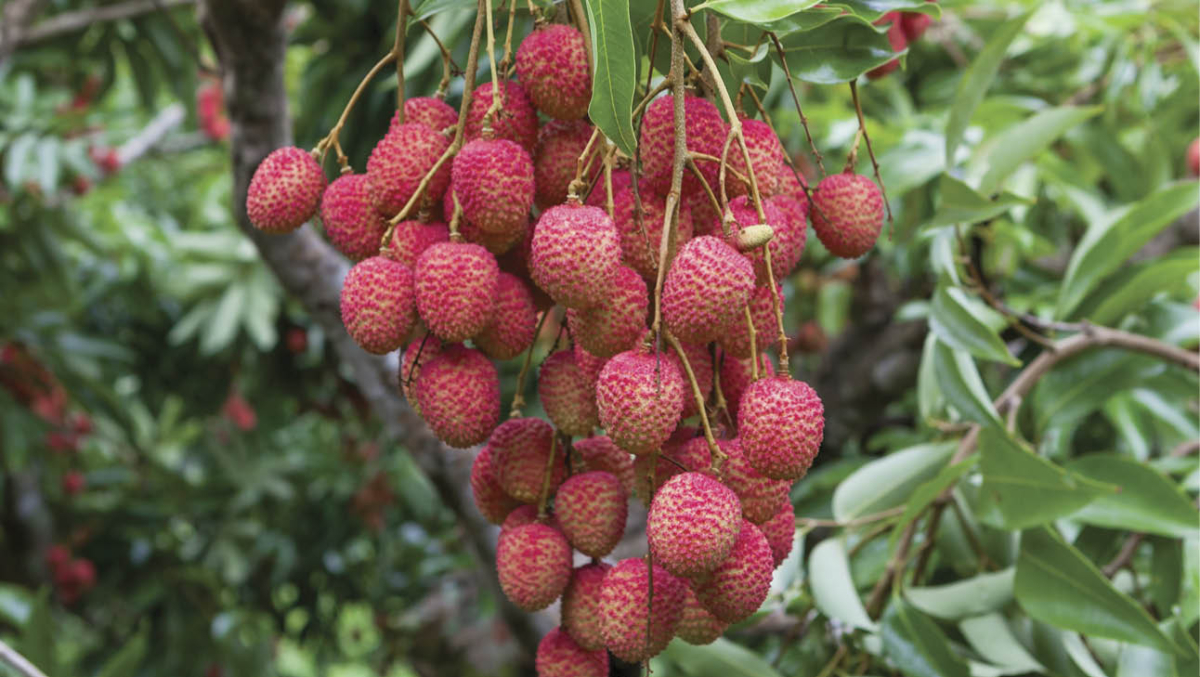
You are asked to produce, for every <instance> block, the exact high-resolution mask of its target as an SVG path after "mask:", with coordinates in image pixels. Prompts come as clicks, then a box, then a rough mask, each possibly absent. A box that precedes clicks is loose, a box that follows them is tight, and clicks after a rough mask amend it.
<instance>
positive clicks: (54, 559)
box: [46, 545, 71, 574]
mask: <svg viewBox="0 0 1200 677" xmlns="http://www.w3.org/2000/svg"><path fill="white" fill-rule="evenodd" d="M70 560H71V551H70V550H68V549H67V546H65V545H52V546H50V547H49V548H46V566H47V567H49V568H50V571H52V572H54V573H55V574H57V573H58V570H59V569H62V568H63V566H65V565H66V563H67V562H69V561H70Z"/></svg>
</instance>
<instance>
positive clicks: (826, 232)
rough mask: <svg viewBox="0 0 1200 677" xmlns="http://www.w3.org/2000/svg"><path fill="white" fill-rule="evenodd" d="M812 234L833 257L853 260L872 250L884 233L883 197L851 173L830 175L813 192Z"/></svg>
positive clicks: (869, 184)
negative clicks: (815, 234)
mask: <svg viewBox="0 0 1200 677" xmlns="http://www.w3.org/2000/svg"><path fill="white" fill-rule="evenodd" d="M811 215H812V223H813V230H815V231H816V232H817V238H819V239H820V240H821V244H823V245H825V248H826V249H828V250H829V252H830V253H831V254H833V255H834V256H840V257H842V258H844V259H853V258H857V257H859V256H862V255H863V254H866V253H867V252H868V251H870V250H871V247H873V246H875V240H877V239H879V231H880V230H882V229H883V195H882V194H881V193H880V192H879V187H878V186H876V185H875V182H874V181H872V180H871V179H869V178H867V177H865V176H862V175H860V174H855V173H853V172H852V171H847V172H843V173H841V174H830V175H829V176H826V177H825V178H823V179H821V183H819V184H817V188H816V190H815V191H813V209H812V211H811Z"/></svg>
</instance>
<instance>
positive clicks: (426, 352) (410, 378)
mask: <svg viewBox="0 0 1200 677" xmlns="http://www.w3.org/2000/svg"><path fill="white" fill-rule="evenodd" d="M440 352H442V342H441V341H439V340H438V339H437V337H436V336H433V335H432V334H430V333H429V332H428V331H426V330H424V329H422V330H421V332H420V336H417V337H415V338H414V339H413V340H412V341H409V343H408V347H407V348H405V349H404V355H403V357H402V358H401V359H400V370H399V372H400V373H399V374H398V377H399V378H398V380H399V381H400V392H401V393H403V394H404V399H406V400H408V406H410V407H412V408H413V411H415V412H417V414H418V415H420V413H421V405H420V404H419V403H418V402H417V378H418V377H419V376H420V375H421V367H423V366H425V365H426V364H428V363H429V361H430V360H432V359H433V358H435V357H437V354H438V353H440Z"/></svg>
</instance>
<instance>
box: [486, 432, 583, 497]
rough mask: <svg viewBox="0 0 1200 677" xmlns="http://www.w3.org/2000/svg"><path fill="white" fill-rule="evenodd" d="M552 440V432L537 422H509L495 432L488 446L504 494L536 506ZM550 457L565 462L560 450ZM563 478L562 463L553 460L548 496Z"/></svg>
mask: <svg viewBox="0 0 1200 677" xmlns="http://www.w3.org/2000/svg"><path fill="white" fill-rule="evenodd" d="M553 439H554V428H551V427H550V424H549V423H546V422H545V421H543V420H541V419H538V418H510V419H508V420H507V421H505V422H504V423H501V424H500V426H499V427H498V428H496V430H495V432H493V433H492V436H491V438H490V439H489V440H488V446H490V447H491V448H492V464H493V465H494V466H495V467H496V477H497V478H499V480H500V486H501V488H503V489H504V493H506V494H508V495H509V496H512V497H513V498H515V499H517V500H518V501H521V502H522V503H537V502H538V498H539V497H540V495H541V493H542V474H543V473H544V472H545V471H546V460H547V458H548V456H549V454H550V450H551V446H552V444H551V443H552V441H553ZM554 455H555V456H556V457H562V458H565V455H564V454H563V451H562V449H555V450H554ZM566 475H567V468H566V463H563V462H560V461H559V460H557V459H556V460H555V461H554V470H553V472H552V473H551V478H550V491H551V492H553V491H554V489H555V488H556V487H558V485H560V484H562V481H563V479H564V478H565V477H566Z"/></svg>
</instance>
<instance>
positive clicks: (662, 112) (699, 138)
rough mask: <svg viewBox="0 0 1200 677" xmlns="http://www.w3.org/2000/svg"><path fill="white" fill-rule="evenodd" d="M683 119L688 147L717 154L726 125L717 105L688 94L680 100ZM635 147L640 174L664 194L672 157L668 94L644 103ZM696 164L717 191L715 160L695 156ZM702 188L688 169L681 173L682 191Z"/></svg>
mask: <svg viewBox="0 0 1200 677" xmlns="http://www.w3.org/2000/svg"><path fill="white" fill-rule="evenodd" d="M684 120H685V128H686V132H687V149H688V151H689V152H692V153H702V154H704V155H709V156H712V157H714V158H720V157H721V147H722V146H723V145H724V143H725V130H726V125H725V121H724V120H722V119H721V114H720V113H718V112H717V107H716V106H715V105H713V103H712V102H711V101H709V100H708V99H705V98H702V97H698V96H688V97H687V98H686V99H685V100H684ZM639 151H640V153H641V156H642V176H643V177H644V178H645V180H646V182H647V183H648V185H650V186H652V187H653V188H654V190H655V191H657V192H658V193H659V194H660V195H666V194H667V192H668V191H669V190H670V188H671V169H672V167H673V163H674V159H675V108H674V103H673V99H672V97H670V96H661V97H659V98H657V99H655V100H654V101H651V102H650V105H649V106H646V112H645V114H644V115H643V116H642V134H641V141H640V143H639ZM696 167H697V168H698V169H699V170H700V173H701V174H702V175H703V176H704V180H705V181H707V182H708V185H709V186H710V187H711V188H712V189H713V192H717V175H718V169H719V167H720V164H719V162H717V161H715V160H705V159H697V160H696ZM703 190H704V188H703V186H702V184H701V183H700V180H699V179H697V178H696V177H695V176H694V175H693V174H692V173H691V172H689V171H685V172H684V173H683V194H684V195H689V194H692V193H700V192H703Z"/></svg>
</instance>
